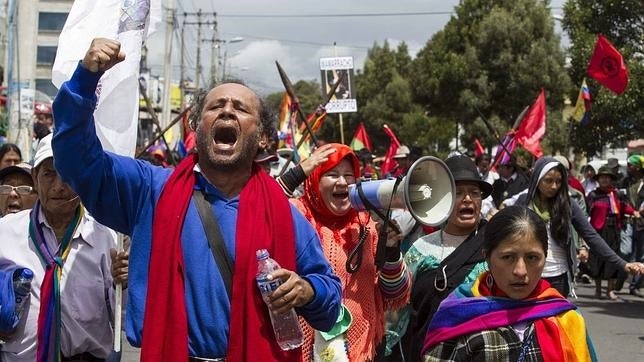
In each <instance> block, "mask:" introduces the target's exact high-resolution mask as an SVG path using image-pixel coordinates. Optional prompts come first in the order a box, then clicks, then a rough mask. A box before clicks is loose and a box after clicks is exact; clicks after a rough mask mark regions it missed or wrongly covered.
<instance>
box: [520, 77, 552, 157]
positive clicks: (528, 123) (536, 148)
mask: <svg viewBox="0 0 644 362" xmlns="http://www.w3.org/2000/svg"><path fill="white" fill-rule="evenodd" d="M544 134H546V94H545V92H544V90H543V88H542V89H541V92H539V96H537V100H536V101H535V102H534V103H533V104H532V105H531V106H530V109H529V110H528V112H527V113H526V115H525V117H523V119H522V120H521V123H520V124H519V128H518V129H517V131H516V133H515V139H516V141H517V143H519V144H520V145H522V146H523V148H525V149H526V150H528V151H529V152H530V153H532V154H533V155H534V156H535V157H537V158H539V157H541V156H543V150H541V137H543V135H544Z"/></svg>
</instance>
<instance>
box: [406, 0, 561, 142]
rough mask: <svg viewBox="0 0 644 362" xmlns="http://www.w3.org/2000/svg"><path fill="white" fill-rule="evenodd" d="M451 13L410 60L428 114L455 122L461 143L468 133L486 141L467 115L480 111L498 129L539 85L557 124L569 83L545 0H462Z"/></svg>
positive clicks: (506, 125) (511, 120)
mask: <svg viewBox="0 0 644 362" xmlns="http://www.w3.org/2000/svg"><path fill="white" fill-rule="evenodd" d="M455 11H456V15H455V16H454V17H452V19H450V21H449V22H448V23H447V25H446V26H445V28H444V29H442V30H441V31H439V32H438V33H436V34H435V35H434V36H433V37H432V38H431V39H430V40H429V41H428V42H427V44H426V46H425V47H424V48H423V49H422V50H421V51H420V52H419V54H418V57H417V58H416V59H415V60H414V62H413V74H414V80H415V81H414V82H413V83H412V88H413V91H414V95H415V99H416V100H417V101H418V102H419V103H420V104H422V105H423V107H425V108H426V109H427V110H428V112H429V113H430V115H434V116H436V117H440V118H442V119H447V120H451V121H452V122H454V123H455V122H458V123H459V124H460V125H461V126H462V127H463V129H464V131H465V132H464V133H462V135H461V142H462V143H463V144H465V145H467V146H468V148H471V147H472V146H471V144H472V141H473V139H474V138H479V139H480V140H481V142H483V143H484V144H485V145H494V144H496V139H495V137H493V136H492V135H491V134H490V132H489V131H488V130H487V129H486V128H485V127H484V125H483V124H482V123H479V122H480V121H479V122H475V121H476V120H477V119H479V118H480V117H481V115H482V116H483V117H486V118H487V119H488V120H489V121H490V123H492V124H493V125H494V126H495V127H496V128H497V130H498V132H499V133H501V135H502V134H503V133H505V132H506V131H508V130H509V129H510V128H511V127H512V126H513V124H514V121H515V119H516V118H517V116H518V115H519V114H520V113H521V111H522V110H523V109H524V107H525V106H527V105H529V104H531V103H532V102H534V100H535V98H536V96H537V94H538V92H539V90H540V89H541V88H544V89H545V90H546V101H547V104H548V108H549V110H550V113H549V116H550V117H549V118H548V122H549V123H554V124H560V123H562V119H561V116H560V114H561V112H560V110H561V109H562V108H563V101H564V94H565V91H567V90H568V89H569V87H570V81H569V77H568V75H567V73H566V71H565V69H564V55H563V53H562V50H561V47H560V39H559V37H558V36H557V35H556V34H555V32H554V20H553V19H552V16H551V14H550V10H549V8H548V4H547V1H546V2H544V1H537V0H463V1H461V2H460V4H459V5H458V6H457V7H456V9H455ZM477 109H478V110H477ZM479 111H480V113H479ZM560 127H561V126H560ZM546 138H549V134H546ZM548 144H549V143H548V142H544V145H548ZM550 144H557V142H550ZM545 151H546V152H549V151H550V150H547V149H546V150H545Z"/></svg>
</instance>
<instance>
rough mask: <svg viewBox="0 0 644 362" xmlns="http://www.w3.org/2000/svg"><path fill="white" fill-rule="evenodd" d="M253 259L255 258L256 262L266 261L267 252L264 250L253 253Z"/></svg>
mask: <svg viewBox="0 0 644 362" xmlns="http://www.w3.org/2000/svg"><path fill="white" fill-rule="evenodd" d="M255 257H257V260H264V259H268V250H266V249H259V250H257V251H256V252H255Z"/></svg>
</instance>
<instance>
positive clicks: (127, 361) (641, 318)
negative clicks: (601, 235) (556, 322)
mask: <svg viewBox="0 0 644 362" xmlns="http://www.w3.org/2000/svg"><path fill="white" fill-rule="evenodd" d="M605 284H606V282H604V286H605ZM594 294H595V286H594V284H591V285H580V286H578V288H577V295H578V296H579V299H577V301H575V304H577V305H578V306H579V307H580V309H581V312H582V314H583V315H584V317H585V318H586V322H587V327H588V330H589V332H590V336H591V338H592V339H593V343H594V344H595V349H596V350H597V355H598V357H599V360H600V361H615V362H618V361H644V299H642V298H637V297H634V296H631V295H628V283H625V287H624V288H623V289H622V290H621V292H620V293H618V295H619V296H620V297H621V298H623V299H624V301H623V302H614V301H611V300H607V299H599V300H598V299H595V298H594ZM138 360H139V353H138V349H136V348H133V347H130V346H129V345H127V343H126V346H125V348H124V349H123V361H124V362H135V361H138Z"/></svg>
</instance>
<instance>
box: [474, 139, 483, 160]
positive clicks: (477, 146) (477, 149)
mask: <svg viewBox="0 0 644 362" xmlns="http://www.w3.org/2000/svg"><path fill="white" fill-rule="evenodd" d="M484 153H485V148H483V145H482V144H481V141H479V139H478V138H475V139H474V157H479V156H480V155H482V154H484Z"/></svg>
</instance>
